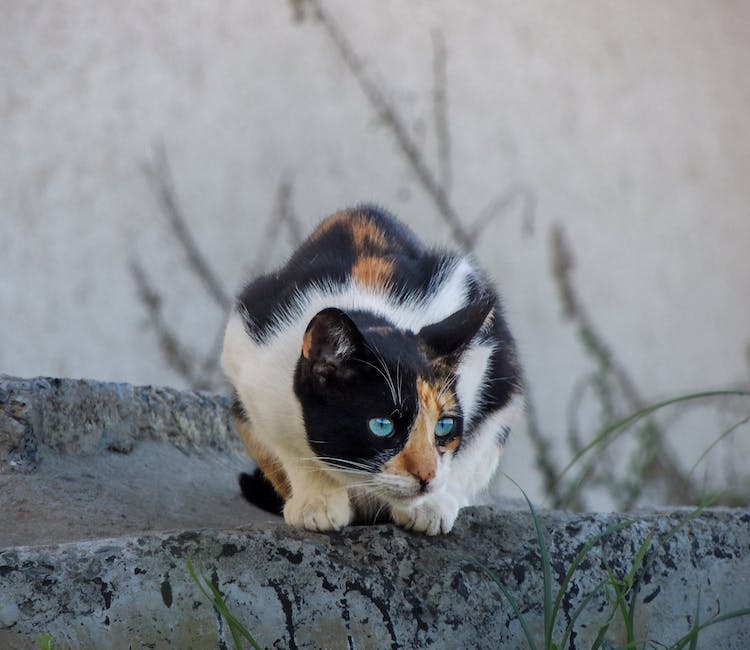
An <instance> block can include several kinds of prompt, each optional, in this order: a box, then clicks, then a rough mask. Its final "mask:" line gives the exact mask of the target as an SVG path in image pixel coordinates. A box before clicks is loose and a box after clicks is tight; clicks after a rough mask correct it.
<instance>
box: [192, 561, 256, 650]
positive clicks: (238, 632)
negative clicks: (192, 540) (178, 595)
mask: <svg viewBox="0 0 750 650" xmlns="http://www.w3.org/2000/svg"><path fill="white" fill-rule="evenodd" d="M186 563H187V568H188V572H189V573H190V577H191V578H192V579H193V582H195V584H197V585H198V588H199V589H200V590H201V592H202V593H203V595H204V596H205V597H206V598H208V600H209V602H210V603H211V604H212V605H213V607H214V609H215V610H216V611H217V612H218V613H219V614H220V615H221V617H222V618H223V619H224V620H225V621H226V623H227V625H228V626H229V631H230V632H231V634H232V640H233V641H234V646H235V648H237V650H242V649H243V647H244V645H243V642H242V640H243V639H245V640H246V641H248V642H249V643H250V646H251V647H252V648H254V649H255V650H260V646H259V645H258V642H257V641H256V640H255V639H254V638H253V635H252V634H250V632H249V631H248V630H247V628H245V627H244V626H243V625H242V623H240V622H239V621H238V620H237V619H236V618H235V617H234V615H233V614H232V612H230V611H229V607H227V604H226V602H225V601H224V597H223V596H222V595H221V592H220V591H219V588H218V587H217V586H216V585H215V584H214V583H213V582H211V581H210V580H209V579H208V578H206V576H205V574H204V573H203V568H202V567H199V569H198V572H197V573H196V571H195V567H194V566H193V561H192V560H191V559H190V558H189V557H188V558H187V559H186Z"/></svg>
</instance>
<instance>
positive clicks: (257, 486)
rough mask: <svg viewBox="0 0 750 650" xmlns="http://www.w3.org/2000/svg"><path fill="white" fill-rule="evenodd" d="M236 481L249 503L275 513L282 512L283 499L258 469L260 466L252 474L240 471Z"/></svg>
mask: <svg viewBox="0 0 750 650" xmlns="http://www.w3.org/2000/svg"><path fill="white" fill-rule="evenodd" d="M238 482H239V484H240V491H241V492H242V496H243V497H245V498H246V499H247V500H248V501H249V502H250V503H252V504H253V505H255V506H258V507H259V508H261V509H263V510H265V511H266V512H271V513H273V514H275V515H280V514H282V513H283V511H284V501H283V499H282V498H281V497H280V496H279V495H278V494H277V493H276V490H274V489H273V485H271V482H270V481H269V480H268V479H267V478H266V477H265V475H264V474H263V472H261V471H260V468H257V469H256V470H255V471H254V472H253V473H252V474H248V473H247V472H242V473H241V474H240V475H239V477H238Z"/></svg>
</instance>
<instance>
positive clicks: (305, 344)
mask: <svg viewBox="0 0 750 650" xmlns="http://www.w3.org/2000/svg"><path fill="white" fill-rule="evenodd" d="M310 348H312V332H310V331H307V332H305V335H304V336H303V337H302V356H303V357H305V359H309V358H310Z"/></svg>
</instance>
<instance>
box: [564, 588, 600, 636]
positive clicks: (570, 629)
mask: <svg viewBox="0 0 750 650" xmlns="http://www.w3.org/2000/svg"><path fill="white" fill-rule="evenodd" d="M606 584H607V580H606V578H605V579H604V580H602V581H601V582H600V583H599V584H598V585H597V586H596V587H594V588H593V589H592V590H591V591H590V592H589V593H588V594H586V596H585V597H584V599H583V600H582V601H581V602H580V603H579V604H578V607H576V608H575V609H574V610H573V614H572V615H571V617H570V622H569V623H568V625H567V627H566V628H565V632H564V633H563V637H562V639H561V640H560V643H559V647H560V648H567V647H568V639H569V638H570V635H571V634H572V633H573V628H574V627H575V624H576V621H577V620H578V617H579V616H580V615H581V614H582V613H583V610H584V609H586V606H587V605H588V604H589V603H590V602H591V601H592V600H593V599H594V598H595V597H596V595H597V594H598V593H599V592H600V591H601V590H602V588H603V587H604V585H606Z"/></svg>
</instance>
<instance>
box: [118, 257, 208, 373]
mask: <svg viewBox="0 0 750 650" xmlns="http://www.w3.org/2000/svg"><path fill="white" fill-rule="evenodd" d="M130 272H131V274H132V276H133V279H134V280H135V285H136V288H137V290H138V299H139V300H140V301H141V303H142V304H143V305H144V306H145V307H146V311H147V313H148V319H149V322H150V323H151V326H152V327H153V328H154V331H155V332H156V336H157V338H158V340H159V348H160V349H161V351H162V354H163V355H164V358H165V360H166V362H167V365H169V367H170V368H172V370H174V371H175V372H176V373H177V374H178V375H180V376H181V377H182V378H183V379H184V380H185V381H186V382H187V383H188V384H189V385H191V386H192V385H193V383H194V381H195V368H194V362H193V359H192V355H191V354H190V351H189V350H188V349H187V348H185V347H184V346H183V345H182V344H181V343H180V341H179V339H178V338H177V335H176V334H175V333H174V332H172V330H171V329H170V328H169V326H168V325H167V323H166V321H165V319H164V316H163V314H162V298H161V296H160V295H159V294H158V292H157V291H156V289H155V288H154V286H153V285H152V284H151V281H150V280H149V279H148V276H147V275H146V272H145V270H144V269H143V267H141V266H140V265H139V264H138V263H137V262H136V261H135V260H131V262H130Z"/></svg>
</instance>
